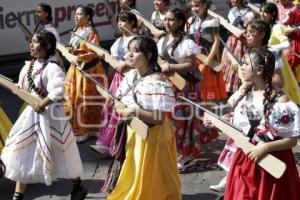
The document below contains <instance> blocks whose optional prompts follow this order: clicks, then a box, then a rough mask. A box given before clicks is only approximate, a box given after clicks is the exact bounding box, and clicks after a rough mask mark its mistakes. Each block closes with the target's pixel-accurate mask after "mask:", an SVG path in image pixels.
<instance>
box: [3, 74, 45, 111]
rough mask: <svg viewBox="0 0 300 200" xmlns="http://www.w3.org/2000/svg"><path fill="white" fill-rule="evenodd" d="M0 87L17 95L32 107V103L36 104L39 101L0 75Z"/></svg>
mask: <svg viewBox="0 0 300 200" xmlns="http://www.w3.org/2000/svg"><path fill="white" fill-rule="evenodd" d="M0 85H2V86H3V87H4V88H6V89H8V90H10V91H11V92H12V93H14V94H15V95H17V96H18V97H19V98H21V99H22V100H23V101H25V102H26V103H28V104H29V105H31V106H33V104H34V103H38V102H39V101H41V99H40V98H39V97H36V96H33V95H32V94H30V93H29V92H26V91H25V90H23V89H20V88H19V87H18V86H17V85H16V84H15V83H14V82H13V81H12V80H11V79H9V78H7V77H6V76H3V75H0Z"/></svg>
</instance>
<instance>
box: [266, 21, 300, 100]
mask: <svg viewBox="0 0 300 200" xmlns="http://www.w3.org/2000/svg"><path fill="white" fill-rule="evenodd" d="M287 40H288V37H287V36H286V35H285V34H284V26H283V25H282V24H275V25H274V26H273V28H272V33H271V36H270V39H269V45H276V44H280V43H281V42H284V41H287ZM281 59H282V62H283V67H282V68H281V72H282V76H283V80H284V87H283V90H284V92H285V94H286V95H288V97H289V98H290V99H291V100H292V101H294V102H295V103H296V104H300V88H299V85H298V82H297V79H296V77H295V75H294V73H293V71H292V69H291V67H290V65H289V63H288V62H287V59H286V58H285V56H284V55H283V54H282V55H281Z"/></svg>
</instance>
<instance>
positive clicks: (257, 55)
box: [246, 47, 275, 128]
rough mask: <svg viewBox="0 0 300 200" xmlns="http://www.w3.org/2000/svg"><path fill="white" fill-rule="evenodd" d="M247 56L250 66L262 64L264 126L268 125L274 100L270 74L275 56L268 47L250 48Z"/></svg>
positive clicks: (273, 66) (271, 73)
mask: <svg viewBox="0 0 300 200" xmlns="http://www.w3.org/2000/svg"><path fill="white" fill-rule="evenodd" d="M246 53H247V54H249V58H250V61H251V65H252V66H263V72H262V76H263V80H264V82H265V85H266V87H265V93H264V100H263V104H264V117H265V127H266V128H268V127H269V115H270V114H271V109H272V105H273V103H274V102H273V101H274V100H275V99H274V97H273V96H272V94H273V86H272V76H273V72H274V69H275V56H274V54H273V53H272V52H271V51H269V50H268V49H266V48H264V47H261V48H252V49H249V50H248V52H246Z"/></svg>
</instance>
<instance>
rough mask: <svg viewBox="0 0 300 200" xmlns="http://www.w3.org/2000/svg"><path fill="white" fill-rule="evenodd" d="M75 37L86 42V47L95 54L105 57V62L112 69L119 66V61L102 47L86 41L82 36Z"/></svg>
mask: <svg viewBox="0 0 300 200" xmlns="http://www.w3.org/2000/svg"><path fill="white" fill-rule="evenodd" d="M72 34H73V35H74V36H76V37H78V38H79V39H81V40H82V41H84V42H85V43H86V46H87V47H88V48H89V49H91V50H93V51H94V52H96V53H97V54H98V55H104V60H105V62H107V63H108V64H110V65H111V66H112V67H114V66H116V65H118V63H119V61H118V60H116V59H115V58H114V57H113V56H112V55H111V54H110V53H109V52H108V51H107V50H105V49H103V48H102V47H100V46H98V45H96V44H93V43H91V42H90V41H88V40H86V39H85V38H83V37H81V36H80V35H78V34H76V33H74V32H73V33H72Z"/></svg>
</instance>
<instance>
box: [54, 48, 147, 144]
mask: <svg viewBox="0 0 300 200" xmlns="http://www.w3.org/2000/svg"><path fill="white" fill-rule="evenodd" d="M56 47H57V49H58V50H59V51H60V52H61V53H62V55H63V56H64V57H65V58H66V59H67V60H68V61H69V62H71V63H74V64H76V66H77V69H78V70H79V71H80V72H81V74H82V75H83V76H84V77H86V78H88V79H90V80H91V81H92V82H93V83H94V84H95V85H96V87H97V90H98V92H99V93H100V94H102V96H103V97H104V98H106V99H110V98H113V99H114V102H115V105H114V108H115V109H116V110H120V109H124V108H125V107H126V105H125V104H123V103H122V102H121V101H119V100H118V98H117V97H115V96H114V95H113V94H111V93H110V92H109V91H108V90H107V89H106V88H105V87H104V86H103V85H101V83H99V82H98V81H97V80H96V79H94V78H93V77H92V76H91V75H89V74H88V73H86V72H85V71H83V69H82V68H80V67H78V66H80V63H78V62H77V57H76V56H74V55H73V54H71V53H69V52H68V51H67V49H66V47H65V46H64V45H63V44H61V43H58V45H57V46H56ZM129 126H130V127H131V128H132V129H134V130H135V131H136V133H137V134H138V135H139V136H141V138H143V139H146V138H147V134H148V129H149V128H148V126H147V125H146V124H145V123H144V122H143V121H141V120H140V119H138V118H137V117H133V118H132V120H130V121H129Z"/></svg>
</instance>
